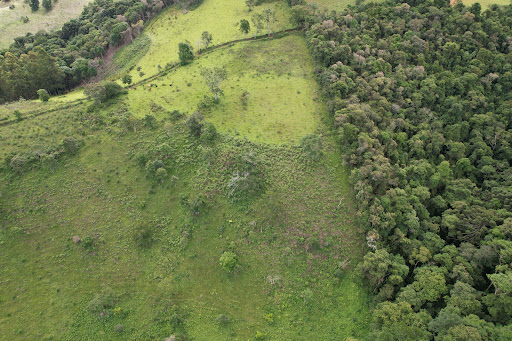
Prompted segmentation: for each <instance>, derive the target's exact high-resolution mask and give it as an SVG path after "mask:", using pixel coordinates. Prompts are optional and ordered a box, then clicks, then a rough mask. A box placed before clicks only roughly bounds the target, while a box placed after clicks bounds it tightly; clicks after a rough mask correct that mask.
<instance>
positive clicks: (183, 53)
mask: <svg viewBox="0 0 512 341" xmlns="http://www.w3.org/2000/svg"><path fill="white" fill-rule="evenodd" d="M179 57H180V62H181V65H186V64H188V63H190V62H191V61H192V60H194V52H192V47H191V46H190V44H187V43H180V45H179Z"/></svg>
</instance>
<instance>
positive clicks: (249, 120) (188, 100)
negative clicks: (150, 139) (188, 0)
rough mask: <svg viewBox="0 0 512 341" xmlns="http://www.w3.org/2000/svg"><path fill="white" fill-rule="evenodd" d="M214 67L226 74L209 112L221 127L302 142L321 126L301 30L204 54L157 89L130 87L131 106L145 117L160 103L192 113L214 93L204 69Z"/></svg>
mask: <svg viewBox="0 0 512 341" xmlns="http://www.w3.org/2000/svg"><path fill="white" fill-rule="evenodd" d="M212 66H216V67H225V68H226V70H227V73H228V79H227V80H226V81H224V82H223V83H222V86H221V87H222V89H223V90H224V96H222V97H221V99H220V103H219V104H217V105H215V106H214V107H213V108H212V109H211V110H208V111H206V113H205V115H206V118H207V120H209V121H211V122H213V123H214V124H215V125H216V126H217V129H219V130H220V131H223V132H230V133H232V134H237V135H240V136H242V137H247V138H250V139H253V140H256V141H261V142H269V143H290V142H296V143H298V140H299V139H300V138H301V137H302V136H304V135H306V134H308V133H312V132H314V131H315V129H317V127H318V126H319V122H320V117H321V112H322V110H323V109H324V107H323V104H322V103H321V101H320V100H319V93H318V92H319V90H318V86H317V84H316V82H315V79H314V77H313V61H312V60H311V58H310V57H309V54H308V51H307V47H306V43H305V40H304V38H303V37H302V36H300V35H298V34H294V35H289V36H286V37H283V38H280V39H274V40H269V41H257V42H243V43H239V44H237V45H235V46H234V47H230V48H223V49H220V50H216V51H213V52H212V53H209V54H206V55H203V56H201V57H200V58H198V59H196V60H195V61H194V62H193V63H191V64H190V65H187V66H184V67H181V68H178V69H177V70H176V71H173V72H171V73H170V74H169V75H167V76H164V77H160V78H159V79H157V80H155V81H153V82H151V83H150V84H155V85H158V87H156V88H155V87H153V88H151V90H149V89H148V86H147V85H148V84H146V85H144V86H138V87H137V88H136V89H132V90H130V91H129V96H128V102H127V103H128V105H129V108H130V110H131V111H132V113H134V114H135V115H139V116H144V115H146V114H149V113H151V112H152V105H153V104H156V105H159V106H162V107H164V108H165V109H167V110H179V111H180V112H186V113H188V114H192V113H193V112H194V110H195V109H196V107H197V105H198V103H199V102H200V101H201V100H202V99H203V98H204V96H205V95H208V96H210V95H211V94H210V93H209V90H208V88H207V86H206V84H205V83H204V79H203V77H202V76H201V75H200V70H201V68H203V67H212ZM171 84H172V86H170V85H171ZM244 91H248V92H249V99H248V105H247V108H246V109H244V108H243V106H242V104H241V96H242V93H243V92H244ZM154 115H157V116H158V115H162V114H158V113H156V114H154Z"/></svg>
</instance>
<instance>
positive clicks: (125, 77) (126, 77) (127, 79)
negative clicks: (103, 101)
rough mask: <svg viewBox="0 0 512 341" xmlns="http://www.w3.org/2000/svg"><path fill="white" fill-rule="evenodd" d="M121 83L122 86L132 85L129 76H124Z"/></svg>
mask: <svg viewBox="0 0 512 341" xmlns="http://www.w3.org/2000/svg"><path fill="white" fill-rule="evenodd" d="M122 82H123V84H127V85H130V84H132V76H131V75H129V74H126V75H124V76H123V78H122Z"/></svg>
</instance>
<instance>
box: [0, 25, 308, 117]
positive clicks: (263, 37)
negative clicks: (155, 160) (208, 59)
mask: <svg viewBox="0 0 512 341" xmlns="http://www.w3.org/2000/svg"><path fill="white" fill-rule="evenodd" d="M299 31H301V28H298V27H296V28H291V29H287V30H283V31H279V32H275V33H272V34H271V35H270V36H269V35H268V34H267V33H265V34H262V35H259V36H256V37H250V38H242V39H236V40H231V41H228V42H225V43H222V44H219V45H215V46H212V47H209V48H208V49H205V50H203V51H204V52H201V53H196V54H195V57H196V58H200V57H201V56H203V55H207V54H209V53H211V52H213V51H215V50H217V49H220V48H223V47H227V46H230V47H231V46H234V45H235V44H237V43H241V42H246V41H248V42H250V41H257V40H270V39H280V38H283V37H286V36H288V35H289V34H291V33H293V32H299ZM181 66H183V65H181V64H180V63H179V62H176V63H174V64H173V65H172V66H171V67H169V68H166V69H163V70H162V71H160V72H158V73H156V74H154V75H152V76H150V77H148V78H145V79H143V80H141V81H139V82H137V83H135V84H130V85H128V86H125V87H124V88H125V89H133V88H135V87H137V86H140V85H144V84H146V83H148V82H150V81H153V80H156V79H158V77H160V76H165V75H167V73H169V72H170V71H174V70H176V69H178V68H180V67H181ZM85 101H87V98H80V99H76V100H74V101H71V102H68V104H66V105H63V106H60V107H56V108H52V109H49V110H44V111H38V110H32V111H29V112H27V113H25V115H27V116H25V117H23V119H22V120H17V119H11V120H8V121H3V122H0V127H3V126H8V125H11V124H15V123H19V122H21V121H24V120H27V119H31V118H35V117H38V116H41V115H44V114H50V113H52V112H55V111H58V110H62V109H69V108H72V107H76V106H78V105H81V104H83V102H85Z"/></svg>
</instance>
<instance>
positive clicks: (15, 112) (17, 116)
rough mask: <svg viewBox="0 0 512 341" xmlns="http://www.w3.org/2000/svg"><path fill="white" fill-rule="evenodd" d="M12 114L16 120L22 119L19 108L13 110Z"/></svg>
mask: <svg viewBox="0 0 512 341" xmlns="http://www.w3.org/2000/svg"><path fill="white" fill-rule="evenodd" d="M13 115H14V117H15V118H16V121H18V122H19V121H21V120H22V119H23V116H22V114H21V112H20V111H19V110H14V112H13Z"/></svg>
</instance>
